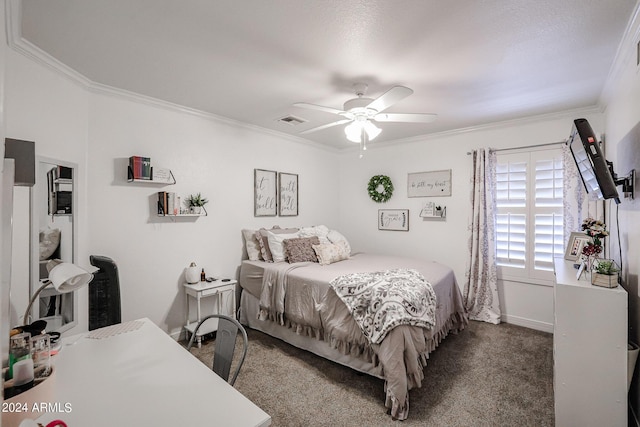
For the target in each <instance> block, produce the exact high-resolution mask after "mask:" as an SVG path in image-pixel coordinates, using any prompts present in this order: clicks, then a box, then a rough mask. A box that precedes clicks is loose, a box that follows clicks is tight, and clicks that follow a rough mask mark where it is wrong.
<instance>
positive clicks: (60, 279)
mask: <svg viewBox="0 0 640 427" xmlns="http://www.w3.org/2000/svg"><path fill="white" fill-rule="evenodd" d="M47 271H48V272H49V278H48V279H47V280H45V281H44V283H43V284H42V286H40V287H39V288H38V290H37V291H35V292H34V293H33V296H32V297H31V300H30V301H29V305H28V306H27V310H26V311H25V312H24V319H23V320H22V323H23V324H25V325H26V324H27V322H28V321H29V311H31V306H33V303H34V302H35V301H36V299H38V295H40V293H41V292H42V291H43V290H44V289H45V288H46V287H47V286H49V285H53V287H54V288H56V291H58V292H60V293H61V294H66V293H67V292H73V291H75V290H78V289H80V288H83V287H84V286H86V285H88V284H89V282H91V280H93V274H91V273H89V272H88V271H86V270H84V269H82V268H80V267H78V266H77V265H75V264H72V263H69V262H62V261H60V260H59V259H52V260H51V261H49V262H48V263H47Z"/></svg>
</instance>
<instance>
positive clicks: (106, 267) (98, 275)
mask: <svg viewBox="0 0 640 427" xmlns="http://www.w3.org/2000/svg"><path fill="white" fill-rule="evenodd" d="M89 262H90V263H91V265H93V266H94V267H98V268H99V269H100V270H98V271H97V272H95V273H93V280H92V281H91V283H89V330H90V331H92V330H94V329H98V328H102V327H105V326H111V325H115V324H117V323H120V322H121V321H122V319H121V317H122V308H121V303H120V278H119V275H118V266H117V265H116V263H115V262H114V261H113V260H112V259H111V258H109V257H106V256H101V255H90V256H89Z"/></svg>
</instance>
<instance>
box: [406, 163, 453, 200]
mask: <svg viewBox="0 0 640 427" xmlns="http://www.w3.org/2000/svg"><path fill="white" fill-rule="evenodd" d="M436 196H451V169H447V170H441V171H431V172H416V173H410V174H408V175H407V197H436Z"/></svg>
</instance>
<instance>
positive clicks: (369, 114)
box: [293, 83, 437, 150]
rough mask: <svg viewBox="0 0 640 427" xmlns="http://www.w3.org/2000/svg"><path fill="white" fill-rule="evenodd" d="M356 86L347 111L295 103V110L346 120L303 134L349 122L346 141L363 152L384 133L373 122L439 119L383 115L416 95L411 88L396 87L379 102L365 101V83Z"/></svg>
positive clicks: (423, 115) (347, 104)
mask: <svg viewBox="0 0 640 427" xmlns="http://www.w3.org/2000/svg"><path fill="white" fill-rule="evenodd" d="M353 87H354V89H355V93H356V95H357V98H353V99H350V100H348V101H347V102H345V103H344V110H338V109H336V108H331V107H324V106H322V105H315V104H308V103H306V102H297V103H295V104H293V105H294V106H296V107H301V108H309V109H311V110H318V111H324V112H327V113H333V114H337V115H339V116H342V117H344V118H343V119H341V120H338V121H335V122H332V123H328V124H326V125H322V126H318V127H315V128H311V129H307V130H305V131H303V132H300V133H301V134H307V133H311V132H316V131H319V130H322V129H327V128H330V127H333V126H338V125H342V124H345V123H350V124H349V125H347V126H346V127H345V129H344V130H345V134H346V136H347V139H348V140H349V141H352V142H356V143H360V148H361V150H366V149H367V148H366V143H367V141H371V140H372V139H374V138H375V137H377V136H378V135H379V134H380V132H381V129H380V128H378V127H377V126H376V125H375V124H373V123H372V121H376V122H404V123H430V122H432V121H434V120H435V119H436V117H437V115H436V114H425V113H384V111H385V110H386V109H387V108H389V107H391V106H392V105H394V104H395V103H396V102H398V101H401V100H403V99H404V98H406V97H407V96H409V95H411V94H412V93H413V90H411V89H409V88H408V87H404V86H394V87H392V88H391V89H389V90H388V91H386V92H385V93H383V94H382V95H380V96H379V97H377V98H376V99H372V98H366V97H365V96H364V95H365V93H366V91H367V87H368V86H367V85H366V84H364V83H356V84H355V85H353Z"/></svg>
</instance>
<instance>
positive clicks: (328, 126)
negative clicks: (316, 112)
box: [300, 119, 351, 135]
mask: <svg viewBox="0 0 640 427" xmlns="http://www.w3.org/2000/svg"><path fill="white" fill-rule="evenodd" d="M350 121H351V119H344V120H338V121H337V122H333V123H329V124H326V125H322V126H318V127H315V128H311V129H307V130H305V131H302V132H300V135H304V134H305V133H311V132H315V131H318V130H322V129H327V128H330V127H333V126H338V125H341V124H344V123H349V122H350Z"/></svg>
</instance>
